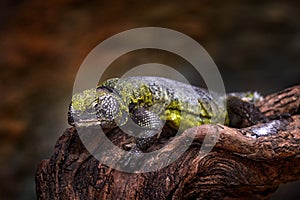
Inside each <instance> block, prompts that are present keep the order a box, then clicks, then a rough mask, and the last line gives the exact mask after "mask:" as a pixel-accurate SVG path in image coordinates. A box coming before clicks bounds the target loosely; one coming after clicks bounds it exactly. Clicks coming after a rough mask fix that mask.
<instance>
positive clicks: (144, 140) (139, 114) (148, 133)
mask: <svg viewBox="0 0 300 200" xmlns="http://www.w3.org/2000/svg"><path fill="white" fill-rule="evenodd" d="M131 119H132V121H133V122H134V123H135V124H137V125H138V126H139V127H140V128H142V131H141V132H140V133H139V134H138V137H137V139H136V148H137V149H139V150H145V149H147V148H149V147H150V146H151V145H152V144H153V143H154V142H155V140H156V139H157V138H159V136H160V133H161V129H162V127H163V122H162V120H161V119H160V118H159V116H158V115H157V114H156V113H153V112H151V111H149V110H146V109H145V108H143V107H138V108H136V109H135V110H133V111H132V112H131ZM156 134H157V136H155V135H156Z"/></svg>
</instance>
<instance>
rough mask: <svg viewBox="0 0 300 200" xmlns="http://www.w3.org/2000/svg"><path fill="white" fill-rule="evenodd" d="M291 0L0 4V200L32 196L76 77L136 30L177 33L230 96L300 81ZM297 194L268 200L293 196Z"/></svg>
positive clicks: (299, 24) (295, 7) (297, 25)
mask: <svg viewBox="0 0 300 200" xmlns="http://www.w3.org/2000/svg"><path fill="white" fill-rule="evenodd" d="M295 2H296V1H258V0H257V1H250V0H248V1H237V0H229V1H219V2H218V1H209V0H206V1H191V2H183V1H182V2H181V1H169V2H155V1H143V2H141V1H114V2H108V1H107V2H104V1H83V0H52V1H39V0H28V1H20V0H14V1H8V0H7V1H5V0H4V1H1V2H0V6H1V7H0V8H1V10H0V49H1V52H2V53H1V54H0V69H1V72H0V81H1V84H0V91H1V94H0V97H1V98H0V110H1V112H0V162H1V163H0V180H1V182H0V199H35V198H36V197H35V185H34V173H35V170H36V166H37V164H38V163H39V161H40V160H41V159H44V158H48V157H49V156H50V155H51V154H52V153H53V149H54V145H55V142H56V140H57V139H58V137H59V135H60V134H61V133H62V132H63V131H64V129H65V128H66V127H68V125H67V123H66V112H67V108H68V104H69V101H70V98H71V94H72V86H73V81H74V79H75V76H76V72H77V70H78V69H79V67H80V64H81V62H82V61H83V60H84V58H85V56H86V55H87V54H88V53H89V51H91V50H92V49H93V48H94V47H95V46H96V45H97V44H99V43H100V42H101V41H103V40H104V39H106V38H108V37H110V36H112V35H114V34H117V33H119V32H121V31H124V30H127V29H131V28H137V27H144V26H158V27H165V28H171V29H175V30H177V31H180V32H182V33H185V34H187V35H189V36H191V37H192V38H194V39H195V40H197V41H198V42H199V43H200V44H201V45H203V47H204V48H205V49H206V50H207V51H208V52H209V54H210V55H211V57H212V58H213V59H214V61H215V63H216V64H217V66H218V67H219V70H220V71H221V73H222V76H223V80H224V83H225V86H226V89H227V91H243V90H258V91H261V92H262V93H263V94H267V93H271V92H276V91H278V90H281V89H283V88H285V87H288V86H291V85H296V84H300V80H299V77H300V68H299V64H300V59H299V57H300V12H299V8H300V3H295ZM137 59H140V58H137ZM146 60H147V59H146ZM125 61H126V59H125ZM127 61H128V60H127ZM127 64H128V63H127ZM129 65H130V62H129ZM183 70H184V69H183ZM187 74H188V72H187ZM192 79H193V77H191V81H192V82H194V83H197V80H194V79H193V80H192ZM299 187H300V184H299V183H298V185H297V183H294V184H288V185H285V186H284V187H282V188H281V189H280V190H278V191H277V193H276V194H275V195H274V197H273V199H282V198H283V197H285V199H297V198H298V199H300V192H299V190H298V189H299Z"/></svg>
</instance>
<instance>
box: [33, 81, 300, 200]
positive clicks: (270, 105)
mask: <svg viewBox="0 0 300 200" xmlns="http://www.w3.org/2000/svg"><path fill="white" fill-rule="evenodd" d="M257 106H258V107H259V109H260V110H261V111H262V112H263V114H264V115H266V116H276V115H278V116H285V115H286V114H287V113H289V114H290V115H291V116H287V117H284V118H285V119H281V121H283V122H284V125H283V128H281V129H280V130H279V132H278V134H275V135H271V136H265V137H259V138H253V137H248V136H246V135H247V133H248V132H249V131H250V130H251V128H255V127H258V126H261V124H258V125H255V126H253V127H248V128H244V129H235V128H230V127H227V126H223V125H211V124H208V125H202V126H199V127H193V128H191V129H188V130H186V131H185V132H184V133H183V134H181V135H180V136H177V137H174V138H172V137H170V136H172V131H173V132H174V130H171V129H170V128H168V127H164V129H163V134H162V135H163V136H165V138H163V139H162V140H160V141H158V142H157V143H155V144H154V145H153V146H152V147H151V148H150V150H156V149H159V148H161V146H163V145H164V144H165V143H166V142H168V140H172V141H173V143H172V144H171V145H169V146H168V147H167V149H166V151H169V152H172V151H174V149H173V148H172V145H176V144H177V143H179V142H180V141H181V140H182V138H183V137H194V139H193V143H192V144H191V145H190V146H189V148H188V150H187V151H185V152H184V153H183V154H182V155H181V156H180V157H179V158H178V159H177V160H176V161H175V162H173V163H171V164H170V165H168V166H167V167H164V168H162V169H160V170H157V171H154V172H149V173H126V172H122V171H118V170H115V169H113V168H110V167H108V166H106V165H104V164H101V163H100V162H99V161H98V160H97V159H95V158H94V157H93V156H92V155H91V154H90V153H89V152H88V151H87V150H86V148H85V147H84V145H83V144H82V142H81V140H80V138H79V136H78V134H77V131H76V129H75V128H73V127H72V128H68V129H66V131H65V132H64V133H63V134H62V136H61V137H60V138H59V139H58V141H57V144H56V145H55V152H54V154H53V155H52V156H51V158H50V159H45V160H43V161H41V163H40V164H39V166H38V169H37V172H36V177H35V178H36V193H37V197H38V199H268V198H269V197H270V195H271V194H272V193H273V192H274V191H275V190H276V188H277V187H278V186H279V185H280V184H283V183H286V182H290V181H294V180H297V179H300V86H295V87H291V88H288V89H286V90H283V91H281V92H278V93H276V94H272V95H269V96H267V97H266V98H264V100H262V101H260V102H258V103H257ZM216 133H218V134H219V138H218V140H217V142H216V144H215V146H214V147H213V149H212V151H210V152H209V153H208V154H201V151H200V148H201V144H203V140H204V138H205V136H208V138H211V139H213V138H214V137H215V136H216ZM107 135H108V137H109V138H110V140H111V141H113V142H114V144H116V145H119V146H122V144H123V143H124V141H125V140H126V139H128V138H126V137H124V133H123V132H122V130H120V129H114V130H110V131H109V132H108V134H107ZM98 145H99V144H98ZM151 162H152V161H151V160H147V161H145V163H143V164H144V166H147V165H151V164H152V163H151Z"/></svg>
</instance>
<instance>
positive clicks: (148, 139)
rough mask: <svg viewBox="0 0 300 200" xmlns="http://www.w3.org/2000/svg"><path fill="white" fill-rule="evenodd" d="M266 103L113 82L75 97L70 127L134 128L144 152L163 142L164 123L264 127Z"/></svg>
mask: <svg viewBox="0 0 300 200" xmlns="http://www.w3.org/2000/svg"><path fill="white" fill-rule="evenodd" d="M261 98H262V97H261V96H260V95H259V94H258V93H256V92H254V93H252V92H245V93H230V94H227V95H218V94H217V93H213V92H208V91H207V90H205V89H202V88H199V87H196V86H191V85H189V84H185V83H182V82H179V81H175V80H171V79H167V78H163V77H151V76H136V77H127V78H122V79H119V78H112V79H108V80H106V81H104V82H103V83H101V84H99V85H98V86H97V87H96V88H93V89H87V90H85V91H83V92H80V93H76V94H74V95H73V97H72V102H71V104H70V107H69V111H68V123H69V124H70V125H72V126H77V127H90V126H97V125H100V126H101V127H102V128H115V127H122V126H126V125H128V124H131V125H132V124H134V125H136V127H138V129H134V130H135V132H138V133H136V135H135V136H136V140H135V144H134V145H133V147H132V150H133V151H136V152H139V151H144V150H145V149H147V148H148V147H149V146H151V145H152V144H153V142H154V140H155V138H159V137H160V132H161V129H162V127H163V126H164V123H167V124H168V125H169V126H170V127H172V128H175V129H178V130H185V129H187V128H190V127H193V126H199V125H202V124H210V123H212V124H217V123H220V124H224V125H228V126H232V127H238V128H240V127H246V126H250V125H253V124H256V123H258V122H261V121H263V120H265V117H264V116H263V115H262V114H261V112H260V111H259V109H258V108H257V107H255V106H254V102H255V101H258V100H260V99H261ZM225 104H226V106H225ZM261 132H262V131H260V133H259V134H261ZM259 134H256V136H261V135H259Z"/></svg>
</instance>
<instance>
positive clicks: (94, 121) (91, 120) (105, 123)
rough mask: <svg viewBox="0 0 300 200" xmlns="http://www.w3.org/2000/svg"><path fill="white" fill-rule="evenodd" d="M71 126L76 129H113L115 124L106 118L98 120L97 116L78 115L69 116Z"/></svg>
mask: <svg viewBox="0 0 300 200" xmlns="http://www.w3.org/2000/svg"><path fill="white" fill-rule="evenodd" d="M68 121H69V124H70V125H72V126H76V127H90V126H99V125H100V126H101V127H102V128H106V127H111V126H112V125H113V122H112V121H111V120H108V119H107V120H106V119H105V118H104V119H103V118H101V119H99V118H97V117H96V116H95V115H77V114H74V113H73V114H72V115H69V116H68Z"/></svg>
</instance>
